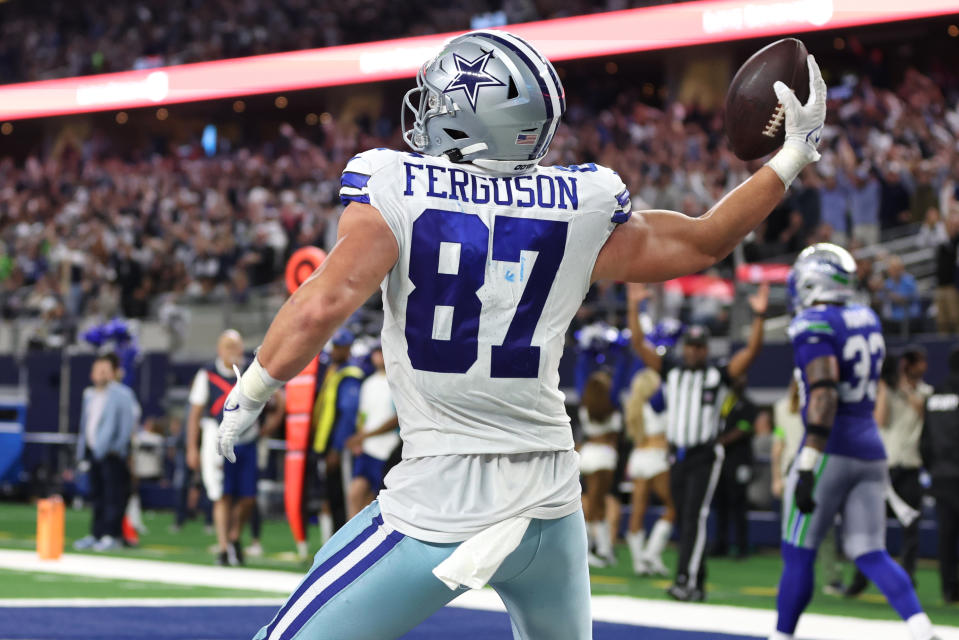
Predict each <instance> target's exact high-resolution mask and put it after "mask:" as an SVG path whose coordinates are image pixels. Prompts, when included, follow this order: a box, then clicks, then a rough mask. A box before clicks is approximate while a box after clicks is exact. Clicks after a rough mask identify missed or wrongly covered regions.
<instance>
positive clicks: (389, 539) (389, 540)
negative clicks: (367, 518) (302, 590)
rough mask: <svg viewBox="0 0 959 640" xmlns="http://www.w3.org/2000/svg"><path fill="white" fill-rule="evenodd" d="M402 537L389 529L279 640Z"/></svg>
mask: <svg viewBox="0 0 959 640" xmlns="http://www.w3.org/2000/svg"><path fill="white" fill-rule="evenodd" d="M377 518H378V519H380V520H381V521H382V518H380V516H377ZM402 539H403V534H401V533H397V532H396V531H391V532H390V533H389V535H387V536H386V540H384V541H383V542H381V543H380V544H379V546H377V547H376V548H375V549H373V551H371V552H370V553H369V555H367V556H366V557H364V558H363V559H362V560H360V561H359V562H357V563H356V565H355V566H354V567H353V568H351V569H350V570H349V571H347V572H346V573H344V574H343V575H342V576H340V577H339V578H338V579H337V580H336V581H335V582H333V584H331V585H330V586H329V587H327V588H326V589H324V590H323V592H322V593H320V595H319V596H317V597H316V598H314V599H313V601H312V602H310V604H308V605H307V606H306V608H305V609H303V611H302V612H301V613H300V615H298V616H297V617H296V619H295V620H294V621H293V622H292V623H290V626H289V627H287V629H286V631H285V632H284V633H283V635H282V636H280V640H290V639H291V638H293V636H295V635H296V633H297V632H298V631H299V630H300V629H302V628H303V625H305V624H306V623H307V622H309V620H310V618H312V617H313V615H314V614H315V613H316V612H317V611H319V610H320V608H321V607H322V606H323V605H324V604H326V603H327V602H329V601H330V599H331V598H332V597H333V596H335V595H336V594H338V593H339V592H340V591H342V590H343V589H345V588H346V587H348V586H349V585H350V584H351V583H352V582H353V581H354V580H356V579H357V578H359V577H360V576H361V575H363V573H364V572H365V571H366V570H367V569H369V568H370V567H372V566H373V565H374V564H376V563H377V561H378V560H379V559H380V558H382V557H383V556H385V555H386V554H387V553H389V552H390V550H392V549H393V547H395V546H396V544H397V543H398V542H399V541H400V540H402Z"/></svg>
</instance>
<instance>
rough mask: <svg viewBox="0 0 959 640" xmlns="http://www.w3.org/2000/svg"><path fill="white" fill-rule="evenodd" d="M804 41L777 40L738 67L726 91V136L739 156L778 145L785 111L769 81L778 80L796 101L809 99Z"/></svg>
mask: <svg viewBox="0 0 959 640" xmlns="http://www.w3.org/2000/svg"><path fill="white" fill-rule="evenodd" d="M806 55H807V51H806V45H804V44H803V43H802V42H800V41H799V40H796V39H795V38H784V39H782V40H777V41H776V42H774V43H772V44H771V45H769V46H767V47H763V48H762V49H760V50H759V51H757V52H756V53H754V54H753V55H752V57H750V58H749V60H747V61H746V62H745V64H743V66H741V67H740V68H739V71H737V72H736V75H735V77H733V81H732V83H731V84H730V85H729V92H728V93H727V94H726V137H728V138H729V144H730V146H731V147H732V149H733V153H735V154H736V156H737V157H738V158H739V159H740V160H755V159H756V158H761V157H763V156H764V155H766V154H768V153H771V152H773V151H774V150H776V149H778V148H779V147H781V146H782V144H783V142H784V141H785V139H786V129H785V124H786V122H785V113H784V112H783V108H782V105H780V104H779V101H778V100H777V99H776V92H775V91H773V83H775V82H776V81H777V80H781V81H782V82H784V83H785V84H786V86H788V87H789V88H791V89H792V90H793V91H794V92H795V93H796V97H797V98H799V102H800V103H802V104H805V103H806V100H808V99H809V68H808V67H807V66H806Z"/></svg>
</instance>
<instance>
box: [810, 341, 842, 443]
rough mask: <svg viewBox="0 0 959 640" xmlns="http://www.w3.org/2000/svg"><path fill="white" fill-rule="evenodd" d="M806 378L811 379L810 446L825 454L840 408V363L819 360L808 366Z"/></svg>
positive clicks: (833, 360)
mask: <svg viewBox="0 0 959 640" xmlns="http://www.w3.org/2000/svg"><path fill="white" fill-rule="evenodd" d="M806 377H807V379H808V380H809V407H808V408H807V409H806V446H809V447H812V448H814V449H816V450H817V451H825V449H826V441H827V440H828V439H829V430H830V429H832V425H833V422H835V420H836V408H837V407H838V406H839V388H838V386H837V385H838V382H839V361H838V360H836V357H835V356H822V357H819V358H816V359H814V360H812V361H811V362H810V363H809V364H808V365H807V366H806Z"/></svg>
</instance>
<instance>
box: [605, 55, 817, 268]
mask: <svg viewBox="0 0 959 640" xmlns="http://www.w3.org/2000/svg"><path fill="white" fill-rule="evenodd" d="M808 65H809V101H808V102H807V103H806V104H805V105H800V104H799V100H798V99H797V98H796V96H795V95H794V94H793V93H792V92H791V91H790V90H789V89H788V88H787V87H786V85H784V84H782V83H781V82H777V83H776V84H775V86H774V89H775V91H776V95H777V97H778V98H779V100H780V102H781V103H782V104H783V106H784V108H785V111H786V143H785V144H784V145H783V148H782V149H781V150H780V151H779V153H777V154H776V155H775V156H774V157H773V158H772V159H771V160H770V161H769V162H768V163H767V164H766V165H765V166H764V167H762V168H761V169H759V171H757V172H756V173H754V174H753V175H752V176H751V177H750V178H749V179H748V180H746V181H745V182H743V183H742V184H741V185H739V186H738V187H737V188H735V189H733V191H731V192H730V193H729V194H727V195H726V196H725V197H724V198H723V199H722V200H720V201H719V202H718V203H716V205H714V206H713V207H712V208H711V209H710V210H709V211H708V212H706V214H705V215H703V216H701V217H699V218H691V217H689V216H686V215H683V214H681V213H677V212H674V211H643V212H641V213H638V214H636V215H633V216H632V217H631V218H630V220H629V221H627V222H626V223H624V224H621V225H620V226H619V227H618V228H617V229H616V230H615V231H614V232H613V233H612V235H611V236H610V237H609V240H607V242H606V244H605V246H604V247H603V249H602V251H600V254H599V257H598V259H597V261H596V265H595V267H594V268H593V281H596V280H602V279H613V280H620V281H626V282H662V281H664V280H669V279H671V278H676V277H679V276H682V275H686V274H690V273H696V272H698V271H702V270H703V269H706V268H708V267H710V266H712V265H713V264H715V263H717V262H719V261H720V260H722V259H723V258H725V257H726V256H727V255H729V254H730V253H731V252H732V250H733V249H734V248H735V247H736V245H737V244H739V243H740V242H741V241H742V239H743V238H745V237H746V235H747V234H748V233H749V232H750V231H752V230H753V229H755V228H756V227H757V226H758V225H759V223H760V222H762V221H763V220H764V219H765V218H766V216H768V215H769V214H770V212H772V210H773V208H775V206H776V205H777V204H778V203H779V201H780V200H781V199H782V197H783V194H784V193H785V189H786V187H787V186H788V185H789V184H790V183H791V182H792V181H793V180H794V179H795V178H796V176H797V175H799V172H800V171H802V169H803V168H804V167H805V166H806V165H807V164H809V163H811V162H815V161H817V160H818V159H819V153H818V152H817V151H816V147H817V146H818V144H819V134H820V132H821V130H822V126H823V122H824V120H825V117H826V83H825V82H824V81H823V79H822V75H821V74H820V72H819V67H818V66H817V65H816V62H815V60H814V59H813V57H812V56H809V58H808Z"/></svg>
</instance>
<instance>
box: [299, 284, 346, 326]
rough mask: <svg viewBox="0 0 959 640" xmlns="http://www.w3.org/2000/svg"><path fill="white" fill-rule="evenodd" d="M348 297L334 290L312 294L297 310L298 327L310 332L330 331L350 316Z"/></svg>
mask: <svg viewBox="0 0 959 640" xmlns="http://www.w3.org/2000/svg"><path fill="white" fill-rule="evenodd" d="M349 304H350V303H349V296H347V295H344V294H343V293H342V292H339V291H336V290H328V291H322V292H313V294H312V295H310V296H309V297H307V298H306V299H305V300H303V301H301V302H300V305H299V308H298V309H297V316H298V322H297V325H298V326H300V327H304V328H308V329H309V330H311V331H320V332H323V331H332V330H333V329H335V328H336V327H338V326H340V325H341V324H343V322H344V321H345V320H346V319H347V318H348V317H349V316H350V313H352V311H353V310H352V309H351V308H350V307H349Z"/></svg>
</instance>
